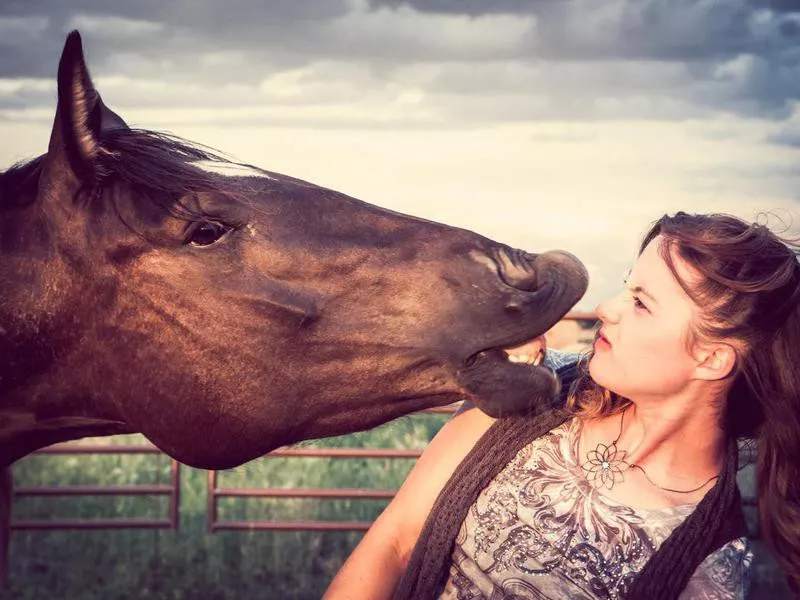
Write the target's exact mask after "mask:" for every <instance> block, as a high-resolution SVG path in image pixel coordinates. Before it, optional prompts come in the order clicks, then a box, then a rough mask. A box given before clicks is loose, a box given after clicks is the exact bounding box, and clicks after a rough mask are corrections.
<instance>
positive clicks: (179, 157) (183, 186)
mask: <svg viewBox="0 0 800 600" xmlns="http://www.w3.org/2000/svg"><path fill="white" fill-rule="evenodd" d="M100 146H101V151H100V152H99V153H98V156H97V160H96V163H95V173H96V175H97V176H96V179H95V180H94V181H92V182H88V183H86V184H84V186H83V187H82V188H81V189H80V190H79V191H78V194H77V195H76V197H75V201H76V202H78V203H83V204H89V203H91V202H93V201H94V200H95V199H97V198H98V197H100V196H102V195H103V192H104V190H106V189H108V188H109V187H110V186H111V185H114V184H118V183H124V184H127V185H128V186H129V187H130V188H131V189H132V190H133V191H134V192H136V195H137V196H138V197H141V198H143V199H147V200H149V201H150V202H151V203H152V204H154V205H155V206H157V207H158V208H161V209H163V210H166V211H167V212H169V213H170V214H175V213H176V209H177V212H178V214H177V215H176V216H187V210H188V209H187V207H176V205H175V203H176V202H177V201H178V200H179V199H180V198H181V197H182V196H185V195H186V194H191V193H193V192H199V191H212V192H220V193H226V194H230V193H231V192H233V189H232V186H231V182H230V179H228V178H225V177H222V176H220V175H218V174H216V173H213V172H209V171H205V170H203V169H200V168H198V167H197V166H194V165H193V164H192V163H193V162H196V161H209V162H212V163H218V164H228V165H231V164H232V165H238V164H239V163H237V162H235V161H233V160H231V159H228V158H225V157H223V156H221V155H220V154H219V153H218V152H217V151H215V150H213V149H212V148H208V147H206V146H202V145H200V144H196V143H193V142H189V141H187V140H184V139H182V138H179V137H177V136H174V135H171V134H167V133H162V132H155V131H149V130H144V129H115V130H110V131H106V132H103V133H102V134H101V138H100ZM46 156H47V155H46V154H43V155H41V156H39V157H37V158H34V159H32V160H30V161H27V162H21V163H17V164H15V165H13V166H11V167H9V168H8V169H7V170H6V171H4V172H0V210H2V209H5V208H17V207H23V206H27V205H30V204H32V203H33V202H34V201H35V200H36V196H37V193H38V187H39V178H40V176H41V174H42V171H43V167H44V164H45V158H46ZM248 166H249V165H248ZM189 212H191V211H189Z"/></svg>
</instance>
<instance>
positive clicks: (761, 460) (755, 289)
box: [567, 212, 800, 590]
mask: <svg viewBox="0 0 800 600" xmlns="http://www.w3.org/2000/svg"><path fill="white" fill-rule="evenodd" d="M657 236H661V239H662V240H663V243H662V244H661V247H660V249H659V251H660V253H661V256H662V257H663V258H664V260H665V262H666V264H667V266H668V267H669V268H670V270H671V271H672V274H673V275H674V276H675V278H676V279H677V281H678V282H679V283H680V285H681V286H682V287H683V289H684V290H685V291H686V293H687V294H688V295H689V297H690V298H691V299H692V300H693V301H694V302H695V303H696V304H697V305H698V306H700V307H702V310H701V311H700V314H701V316H700V318H699V319H698V320H697V321H696V322H693V323H692V324H691V326H690V332H689V333H690V339H706V340H725V341H728V342H730V344H731V346H732V347H733V348H734V350H735V352H736V364H735V366H734V369H733V371H732V373H731V375H730V377H731V378H732V381H731V385H730V388H729V392H728V397H727V402H726V404H725V405H724V407H723V411H722V423H721V425H722V427H723V429H724V430H725V432H726V434H727V435H728V436H735V437H745V438H754V439H755V440H756V445H757V449H758V459H757V467H756V472H757V479H758V512H759V519H760V524H761V529H762V532H763V534H764V537H765V539H766V540H767V542H768V543H770V545H771V546H772V547H773V549H774V550H775V552H776V554H777V555H778V559H779V560H780V562H781V563H782V565H783V567H784V568H785V570H786V572H787V573H788V575H789V579H790V583H791V584H792V587H793V588H795V590H800V264H799V263H798V260H797V248H798V245H797V243H796V241H790V240H784V239H782V238H780V237H778V236H777V235H775V234H774V233H772V232H771V231H770V230H769V229H767V228H766V227H765V226H763V225H759V224H748V223H745V222H744V221H742V220H740V219H737V218H736V217H732V216H729V215H721V214H711V215H689V214H686V213H683V212H679V213H677V214H676V215H674V216H666V215H665V216H664V217H662V218H661V219H659V220H658V221H657V222H656V223H655V224H654V225H653V227H652V228H651V229H650V231H649V232H648V233H647V235H646V236H645V238H644V241H643V242H642V245H641V247H640V250H639V253H640V254H641V252H643V251H644V249H645V247H646V246H647V245H648V244H649V243H650V242H651V241H652V240H653V239H654V238H656V237H657ZM674 256H678V257H680V259H682V260H683V261H685V262H686V263H688V265H690V266H691V267H693V268H694V269H695V270H696V271H697V272H698V273H700V274H701V275H702V277H701V279H700V282H699V283H696V284H695V285H689V284H688V283H687V282H686V281H684V280H683V279H682V278H681V277H679V275H678V272H677V271H676V268H675V264H674V258H673V257H674ZM628 404H629V401H628V400H626V399H625V398H622V397H620V396H618V395H617V394H614V393H613V392H611V391H609V390H606V389H604V388H602V387H601V386H599V385H598V384H596V383H594V381H592V379H591V377H590V376H589V374H588V370H587V369H586V368H585V363H584V368H583V369H582V372H581V375H580V376H579V377H578V378H577V379H576V381H575V382H574V384H573V386H572V388H571V389H570V393H569V397H568V400H567V407H568V408H569V409H570V410H572V411H573V412H575V413H576V414H578V415H579V416H581V417H584V418H591V417H594V416H601V415H608V414H613V413H615V412H619V411H620V410H622V409H623V408H624V407H625V406H626V405H628Z"/></svg>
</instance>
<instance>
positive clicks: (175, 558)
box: [3, 415, 447, 600]
mask: <svg viewBox="0 0 800 600" xmlns="http://www.w3.org/2000/svg"><path fill="white" fill-rule="evenodd" d="M446 418H447V417H446V416H443V415H415V416H412V417H407V418H405V419H401V420H398V421H395V422H393V423H390V424H387V425H385V426H383V427H380V428H377V429H375V430H372V431H370V432H365V433H360V434H355V435H350V436H343V437H339V438H332V439H329V440H322V441H319V442H316V443H315V444H314V446H323V447H356V448H358V447H376V448H423V447H424V446H425V445H426V444H427V442H428V441H429V440H430V439H431V438H432V437H433V435H434V434H435V433H436V431H438V429H439V427H440V426H441V425H442V423H444V421H445V420H446ZM96 441H101V442H105V441H108V442H109V443H110V442H113V443H130V444H137V443H141V442H142V441H143V440H142V438H140V437H138V436H118V437H115V438H104V439H103V440H93V442H96ZM412 465H413V460H409V459H369V460H364V459H325V458H268V459H259V460H256V461H253V462H250V463H248V464H246V465H244V466H242V467H240V468H238V469H233V470H230V471H225V472H221V473H220V479H219V482H218V485H219V486H224V487H234V486H247V487H266V486H271V487H272V486H274V487H353V488H362V487H363V488H378V489H396V488H397V487H398V486H399V485H400V484H401V483H402V481H403V479H404V478H405V476H406V475H407V473H408V471H409V470H410V468H411V467H412ZM169 466H170V462H169V460H168V459H167V458H166V457H163V456H146V455H141V456H140V455H83V456H74V455H34V456H30V457H27V458H25V459H24V460H22V461H20V462H19V463H18V464H17V465H16V466H15V468H14V477H15V484H16V485H17V486H23V485H24V486H45V485H47V486H52V485H59V486H67V485H81V484H82V485H114V486H116V485H134V484H148V483H149V484H152V483H161V484H165V483H168V482H169ZM182 470H183V473H182V478H181V480H182V485H181V522H180V530H179V531H177V532H174V531H160V530H98V531H81V530H61V531H25V530H18V531H14V532H13V533H12V536H11V547H10V560H9V581H8V585H7V587H6V589H5V590H4V592H3V597H9V598H19V599H21V600H28V599H31V600H32V599H37V600H38V599H40V598H41V599H48V600H50V599H53V598H65V599H77V600H90V599H91V600H94V599H100V598H103V599H104V600H105V599H139V598H148V599H151V598H159V599H160V598H165V599H190V598H191V599H193V600H194V599H205V598H209V599H215V598H220V599H221V598H237V599H239V598H241V599H248V598H287V599H306V598H308V599H311V598H319V597H320V596H321V595H322V593H323V591H324V590H325V588H326V587H327V585H328V583H329V582H330V580H331V578H332V577H333V575H334V574H335V573H336V571H337V570H338V569H339V567H340V566H341V564H342V562H343V561H344V559H345V558H346V557H347V555H348V554H349V553H350V552H351V551H352V549H353V548H354V547H355V545H356V544H357V543H358V541H359V540H360V539H361V535H362V534H361V533H360V532H347V531H345V532H308V531H303V532H286V531H283V532H272V531H252V532H247V531H220V532H217V533H214V534H209V533H207V529H206V527H207V521H206V519H207V514H206V513H207V511H206V476H207V472H206V471H200V470H196V469H189V468H186V467H183V468H182ZM385 505H386V502H385V501H378V500H306V499H240V498H230V499H226V498H223V499H220V501H219V518H220V519H224V520H262V519H263V520H266V519H281V520H347V521H352V520H358V521H371V520H373V519H374V518H375V517H376V516H377V515H378V514H379V513H380V511H381V510H382V509H383V507H384V506H385ZM166 514H167V500H166V498H157V497H156V498H154V497H69V498H41V497H26V498H18V499H17V500H16V501H15V504H14V519H15V520H22V519H44V518H58V519H67V518H69V519H72V518H84V519H87V518H115V517H116V518H163V517H164V516H165V515H166Z"/></svg>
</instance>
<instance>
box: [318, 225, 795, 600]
mask: <svg viewBox="0 0 800 600" xmlns="http://www.w3.org/2000/svg"><path fill="white" fill-rule="evenodd" d="M798 299H800V265H798V262H797V257H796V255H795V252H794V251H793V250H792V249H791V248H790V247H789V245H788V243H784V242H782V241H781V240H780V239H779V238H778V237H777V236H775V235H774V234H772V233H771V232H770V231H769V230H767V229H766V228H765V227H763V226H760V225H748V224H746V223H744V222H743V221H741V220H739V219H736V218H734V217H730V216H725V215H687V214H685V213H678V214H677V215H675V216H674V217H668V216H665V217H663V218H662V219H661V220H659V221H658V222H657V223H656V224H655V225H654V226H653V228H652V229H651V230H650V232H649V233H648V234H647V236H646V237H645V240H644V242H643V244H642V246H641V249H640V253H639V257H638V259H637V261H636V264H635V267H634V269H633V271H632V273H631V275H630V277H629V279H628V281H627V282H626V289H625V290H624V291H623V292H622V293H621V294H619V295H618V296H617V297H615V298H613V299H611V300H609V301H607V302H604V303H602V304H601V305H600V306H598V308H597V315H598V317H599V319H600V321H601V328H600V330H599V332H598V335H597V338H596V340H595V343H594V348H593V351H592V352H591V353H590V354H589V356H588V357H585V359H584V360H582V361H581V363H580V364H579V366H578V368H577V369H575V368H572V369H571V368H570V367H566V368H561V369H559V370H558V373H559V375H560V376H561V377H562V378H564V377H565V376H567V377H566V378H567V379H568V375H569V373H570V371H571V370H572V371H577V376H576V378H575V380H574V381H573V382H572V384H571V386H570V387H569V394H568V396H567V402H566V409H555V410H552V411H548V412H546V413H544V414H543V415H541V416H538V417H517V418H508V419H502V420H499V421H497V422H495V421H494V420H493V419H491V418H489V417H488V416H486V415H484V414H483V413H481V412H480V411H478V410H476V409H469V410H465V411H462V412H460V413H459V414H457V415H456V416H455V417H454V418H453V419H452V420H451V421H450V422H448V423H447V424H446V425H445V426H444V427H443V428H442V430H441V431H440V432H439V434H438V435H437V436H436V437H435V438H434V440H433V441H432V442H431V444H430V446H429V447H428V448H427V449H426V451H425V453H424V454H423V456H422V457H421V458H420V460H419V461H418V463H417V465H416V466H415V468H414V469H413V470H412V472H411V473H410V475H409V477H408V479H407V480H406V482H405V483H404V485H403V486H402V488H401V490H400V491H399V492H398V494H397V496H396V497H395V499H394V500H393V501H392V502H391V503H390V504H389V506H388V507H387V508H386V510H385V511H384V513H383V514H382V515H381V516H380V517H379V518H378V519H377V520H376V522H375V524H374V525H373V527H372V528H371V529H370V530H369V532H368V533H367V534H366V536H365V537H364V539H363V540H362V542H361V543H360V544H359V546H358V547H357V548H356V550H355V551H354V552H353V554H352V555H351V557H350V558H349V559H348V561H347V562H346V563H345V565H344V566H343V567H342V569H341V571H340V572H339V574H338V575H337V576H336V578H335V579H334V581H333V583H332V584H331V586H330V588H329V590H328V592H327V594H326V598H329V599H334V600H335V599H338V598H348V599H351V598H369V599H377V598H390V597H392V596H393V595H395V597H398V598H401V597H402V598H415V599H419V600H424V599H425V598H430V597H442V598H458V599H463V598H484V597H485V598H492V599H494V598H504V597H514V598H648V599H652V598H676V597H685V598H697V597H701V598H740V597H743V596H744V594H745V593H746V589H747V582H748V577H749V569H748V567H749V564H750V559H751V553H750V550H749V544H748V541H747V538H746V528H745V527H744V524H743V519H742V514H741V507H740V500H739V497H738V491H737V488H736V483H735V475H736V470H737V466H738V464H737V445H736V440H737V438H741V437H752V438H755V439H756V440H757V445H758V463H757V475H758V502H759V514H760V524H761V530H762V533H763V535H764V537H765V539H766V540H767V541H768V542H769V543H770V544H771V546H772V547H773V549H774V550H775V552H776V555H777V556H778V558H779V560H780V561H781V563H782V565H783V567H784V568H785V570H786V572H787V573H788V575H789V579H790V584H791V585H792V587H793V588H794V589H795V591H797V590H800V464H798V462H799V461H798V457H800V308H799V307H798ZM537 344H540V342H536V343H534V344H531V345H529V346H528V347H525V348H521V349H514V350H510V351H509V352H510V353H512V354H517V355H520V354H521V355H523V356H521V357H520V358H515V359H514V360H515V361H518V360H521V361H523V362H524V361H525V359H526V357H525V356H524V355H525V354H528V355H530V354H534V355H535V353H536V352H538V351H539V349H540V348H539V346H537ZM569 358H570V357H565V356H563V355H559V354H557V353H554V352H552V351H550V352H548V353H547V360H548V361H549V364H551V365H553V366H558V365H557V364H556V363H558V362H562V363H563V362H564V361H565V360H566V361H569ZM520 368H524V367H522V366H521V367H520ZM465 457H466V458H465ZM462 461H463V462H462ZM459 465H460V466H459ZM454 473H455V474H454ZM453 474H454V476H453V477H452V478H451V475H453ZM440 492H442V493H441V494H440ZM437 497H438V498H437ZM429 513H430V519H429V518H428V516H429ZM426 520H427V522H426ZM453 539H455V544H453V543H452V542H453ZM412 551H413V554H412Z"/></svg>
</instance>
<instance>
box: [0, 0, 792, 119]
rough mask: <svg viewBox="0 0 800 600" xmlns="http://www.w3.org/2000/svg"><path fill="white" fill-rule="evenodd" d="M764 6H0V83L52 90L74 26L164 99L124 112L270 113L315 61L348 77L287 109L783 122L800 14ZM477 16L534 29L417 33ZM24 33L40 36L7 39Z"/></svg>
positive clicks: (282, 1)
mask: <svg viewBox="0 0 800 600" xmlns="http://www.w3.org/2000/svg"><path fill="white" fill-rule="evenodd" d="M364 2H366V0H364ZM771 4H773V5H775V6H772V7H771V10H772V12H769V11H767V9H766V7H765V4H764V3H761V4H756V3H753V2H748V1H747V0H724V1H721V2H713V3H710V2H700V1H699V0H642V1H635V0H610V1H609V2H597V1H596V0H558V1H556V0H500V1H497V2H483V1H480V0H464V1H461V0H458V1H457V0H428V1H424V0H409V1H408V2H403V3H401V2H399V1H398V0H384V1H375V0H373V1H372V2H371V4H370V5H369V6H370V8H369V9H368V10H363V6H364V5H362V9H358V10H357V9H355V8H354V6H357V5H358V4H357V3H354V1H348V0H277V1H274V2H269V3H262V2H258V1H257V0H241V1H239V2H229V3H220V2H215V1H211V0H204V1H190V0H177V1H175V2H169V3H164V2H157V1H155V0H144V1H142V2H131V3H125V4H115V5H114V7H113V10H112V9H110V8H109V6H108V3H106V2H102V1H100V0H76V1H75V2H71V3H69V4H67V3H62V2H58V1H56V0H32V1H29V2H12V3H3V4H2V5H0V32H3V31H12V32H14V35H12V36H0V78H3V77H6V78H9V77H11V78H13V77H33V78H46V79H47V78H52V77H53V76H54V74H55V70H56V65H57V60H58V55H59V52H60V49H61V45H62V44H63V38H64V34H65V32H66V30H67V29H68V28H69V27H71V26H73V25H76V24H78V25H83V27H82V29H83V35H84V39H85V46H86V51H87V56H88V59H89V64H90V68H91V69H92V73H93V74H94V75H95V76H96V77H97V76H101V77H102V76H108V75H124V76H125V77H129V78H132V79H142V80H155V81H160V82H170V83H172V84H173V85H175V86H176V89H174V90H171V91H164V92H162V93H161V94H160V95H148V93H146V92H142V91H141V90H138V89H137V88H136V87H135V86H134V87H133V88H131V89H130V90H128V92H127V93H120V94H119V98H121V99H122V100H123V103H124V104H131V105H133V104H136V105H141V106H157V105H164V106H171V105H175V103H181V102H183V103H185V104H187V105H191V106H204V107H213V106H234V105H236V104H237V103H238V104H245V105H248V104H259V103H262V102H265V101H266V102H270V103H272V102H279V100H275V99H271V98H269V97H265V96H264V95H263V94H260V93H259V91H258V89H257V86H258V84H259V82H261V81H262V80H264V79H265V78H268V77H270V76H272V75H274V74H276V73H281V72H284V71H286V70H289V69H300V68H306V67H310V66H314V65H317V64H319V63H320V62H326V61H327V62H330V63H338V64H340V65H351V66H352V67H354V68H351V69H349V70H348V69H343V70H341V71H338V70H336V69H334V70H333V72H332V73H331V74H330V76H326V74H325V73H324V72H323V71H321V70H320V69H314V70H313V72H312V73H311V74H310V75H308V77H313V78H316V81H312V80H310V79H306V80H304V81H303V82H302V86H301V90H300V93H299V94H298V95H297V96H295V97H294V98H293V99H292V101H293V102H296V103H300V104H302V103H314V102H325V101H341V102H346V101H347V100H348V97H349V96H352V97H353V98H358V97H364V96H370V97H374V98H375V99H376V100H379V101H382V100H386V101H390V100H391V99H392V97H391V90H389V91H387V89H389V88H391V87H392V86H395V87H397V86H404V85H405V86H410V87H415V88H417V89H419V90H421V92H422V94H423V99H422V102H423V103H425V104H426V105H427V106H429V107H430V108H431V110H433V111H435V112H437V114H440V115H441V116H442V120H443V122H444V121H447V120H448V119H453V120H457V121H461V122H465V123H466V122H472V121H474V120H477V121H497V120H525V119H545V118H575V119H594V118H630V117H642V118H660V119H672V118H685V117H692V116H694V117H702V116H705V115H708V114H712V113H715V112H730V113H735V114H743V115H747V116H759V117H764V116H767V117H771V118H776V119H781V118H785V117H786V116H787V115H788V114H789V112H790V110H791V106H792V103H793V102H795V101H796V100H798V99H800V43H798V39H799V38H798V33H800V12H798V13H789V12H784V11H785V9H786V8H787V7H789V6H790V5H791V3H790V2H786V1H783V2H778V3H774V2H773V3H771ZM401 6H402V7H405V8H403V9H402V10H398V7H401ZM758 11H761V12H758ZM487 14H488V15H496V16H498V18H505V19H506V20H505V21H502V23H503V24H504V25H505V26H507V27H511V28H513V27H516V25H515V24H517V25H519V24H523V25H524V23H525V22H524V21H522V20H521V19H522V18H523V17H522V15H533V17H530V22H531V23H532V24H533V25H532V26H531V28H530V30H524V27H523V28H519V27H517V28H516V29H515V30H514V31H515V35H514V36H508V37H509V38H510V39H503V38H502V34H503V32H500V33H499V34H498V33H497V31H495V30H492V28H493V27H494V28H496V27H497V26H498V23H499V21H496V22H492V23H487V24H485V27H483V25H481V26H478V27H476V28H474V29H471V30H469V32H468V34H464V32H463V31H462V32H461V33H460V34H459V35H460V37H459V35H453V34H452V33H451V32H450V31H449V30H448V31H447V32H445V31H444V30H442V31H439V30H438V29H436V28H437V27H439V25H440V24H439V23H437V22H429V21H426V18H427V19H429V18H436V15H451V16H452V15H455V16H458V15H467V16H470V17H477V16H481V15H487ZM426 15H429V16H428V17H426ZM431 15H432V16H431ZM503 15H520V19H517V20H514V19H513V18H512V17H510V16H506V17H503ZM102 18H110V20H109V21H106V25H108V26H111V28H112V33H111V34H109V32H108V31H104V29H103V25H102V23H103V22H102ZM24 19H33V20H32V21H31V23H37V26H36V27H32V28H25V27H22V26H20V23H23V22H24ZM125 19H128V20H130V21H129V22H126V21H125ZM3 23H5V25H3ZM459 23H461V24H463V23H467V24H468V25H474V24H475V21H474V20H465V21H464V22H463V23H462V22H461V21H459ZM4 27H5V29H4ZM481 27H483V29H481ZM464 31H466V30H464ZM476 31H477V32H478V33H479V34H480V35H478V34H476ZM448 36H450V37H448ZM512 38H513V39H512ZM354 73H356V75H354ZM336 78H338V79H339V81H336ZM181 89H182V90H184V91H185V92H186V94H185V95H184V96H183V97H182V96H181ZM227 90H235V93H230V94H228V92H227ZM102 91H103V90H102V89H101V92H102ZM226 94H228V95H226ZM39 100H40V101H41V102H45V100H46V97H45V95H44V94H41V98H39ZM27 102H34V103H35V102H37V96H35V95H34V96H30V95H28V96H20V95H11V96H9V95H6V96H0V108H3V107H6V108H7V107H11V106H19V105H20V104H21V103H27Z"/></svg>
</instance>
